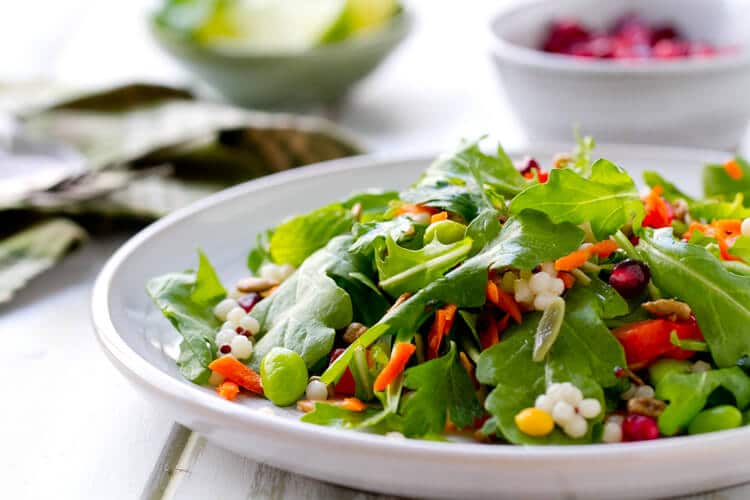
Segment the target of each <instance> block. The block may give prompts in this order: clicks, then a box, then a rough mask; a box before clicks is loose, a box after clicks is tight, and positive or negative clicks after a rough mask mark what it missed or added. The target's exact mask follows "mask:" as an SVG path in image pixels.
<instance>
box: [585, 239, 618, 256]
mask: <svg viewBox="0 0 750 500" xmlns="http://www.w3.org/2000/svg"><path fill="white" fill-rule="evenodd" d="M588 250H589V251H590V252H591V254H592V255H593V254H597V255H598V256H599V257H601V258H602V259H606V258H607V257H609V256H610V255H612V254H613V253H615V252H616V251H617V243H615V242H614V241H613V240H602V241H600V242H599V243H594V244H593V245H591V246H590V247H589V248H588Z"/></svg>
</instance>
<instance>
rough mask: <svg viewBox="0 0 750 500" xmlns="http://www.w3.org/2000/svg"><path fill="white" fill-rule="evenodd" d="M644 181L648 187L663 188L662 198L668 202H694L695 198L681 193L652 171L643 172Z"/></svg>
mask: <svg viewBox="0 0 750 500" xmlns="http://www.w3.org/2000/svg"><path fill="white" fill-rule="evenodd" d="M643 180H644V181H645V182H646V184H648V187H650V188H652V189H653V188H655V187H656V186H661V187H662V189H663V192H662V196H663V197H664V198H665V199H666V200H667V201H676V200H685V201H687V202H688V203H690V202H692V201H693V198H691V197H690V196H688V195H687V194H685V193H684V192H682V191H680V189H679V188H678V187H677V186H675V185H674V184H672V183H671V182H669V181H668V180H666V179H665V178H664V177H662V175H661V174H658V173H656V172H652V171H646V172H643Z"/></svg>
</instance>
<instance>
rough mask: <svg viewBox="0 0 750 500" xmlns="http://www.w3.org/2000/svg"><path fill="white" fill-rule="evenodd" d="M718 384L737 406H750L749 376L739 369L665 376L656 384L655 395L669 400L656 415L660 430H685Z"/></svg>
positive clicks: (668, 433)
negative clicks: (661, 411) (660, 412)
mask: <svg viewBox="0 0 750 500" xmlns="http://www.w3.org/2000/svg"><path fill="white" fill-rule="evenodd" d="M719 387H723V388H724V389H726V390H728V391H729V392H731V393H732V395H734V397H735V400H736V403H737V406H738V407H739V408H740V409H744V408H745V407H747V406H748V405H750V377H748V376H747V375H746V374H745V372H743V371H742V370H741V369H740V368H737V367H733V368H725V369H722V370H709V371H707V372H703V373H670V374H668V375H666V376H665V377H664V378H662V379H661V380H660V381H659V383H658V384H657V385H656V397H657V398H659V399H664V400H668V401H669V406H667V408H666V410H664V412H663V413H662V414H661V415H660V416H659V431H660V432H661V433H662V434H664V435H665V436H673V435H675V434H677V433H678V432H680V431H681V430H683V429H685V428H686V427H687V426H688V424H689V423H690V421H691V420H693V418H695V416H696V415H698V413H700V411H701V410H703V408H705V406H706V403H708V399H709V396H710V395H711V393H712V392H714V391H715V390H716V389H718V388H719Z"/></svg>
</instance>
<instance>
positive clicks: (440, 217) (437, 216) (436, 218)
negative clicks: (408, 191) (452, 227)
mask: <svg viewBox="0 0 750 500" xmlns="http://www.w3.org/2000/svg"><path fill="white" fill-rule="evenodd" d="M447 219H448V212H446V211H442V212H439V213H436V214H432V216H431V217H430V224H432V223H434V222H440V221H441V220H447Z"/></svg>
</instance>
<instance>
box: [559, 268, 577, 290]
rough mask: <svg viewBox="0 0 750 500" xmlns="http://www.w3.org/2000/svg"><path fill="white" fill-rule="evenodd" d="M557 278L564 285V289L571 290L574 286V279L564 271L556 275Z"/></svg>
mask: <svg viewBox="0 0 750 500" xmlns="http://www.w3.org/2000/svg"><path fill="white" fill-rule="evenodd" d="M557 277H558V278H560V279H561V280H562V282H563V284H565V288H573V285H575V284H576V277H575V276H573V275H572V274H570V273H567V272H565V271H562V272H559V273H557Z"/></svg>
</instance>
